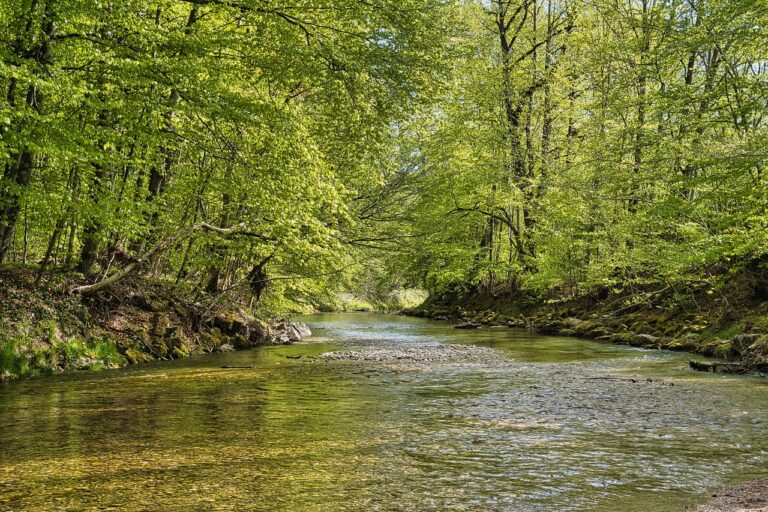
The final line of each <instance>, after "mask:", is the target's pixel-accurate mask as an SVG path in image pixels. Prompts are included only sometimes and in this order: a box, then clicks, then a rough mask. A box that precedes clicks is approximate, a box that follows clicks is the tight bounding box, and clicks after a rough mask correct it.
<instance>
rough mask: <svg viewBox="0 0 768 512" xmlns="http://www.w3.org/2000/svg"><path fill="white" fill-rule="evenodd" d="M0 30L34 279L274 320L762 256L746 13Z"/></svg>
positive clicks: (680, 275) (75, 11)
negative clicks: (344, 294) (250, 305)
mask: <svg viewBox="0 0 768 512" xmlns="http://www.w3.org/2000/svg"><path fill="white" fill-rule="evenodd" d="M0 28H1V29H2V30H1V31H0V42H1V43H2V44H0V58H1V59H0V88H2V91H3V101H2V103H0V158H2V160H3V179H2V183H1V185H0V265H10V264H14V263H24V264H33V263H34V264H35V265H36V267H37V269H38V272H39V275H40V277H41V278H44V277H45V275H47V274H50V273H52V272H58V271H62V270H64V271H73V270H76V271H78V272H81V273H82V274H83V279H84V280H85V281H84V282H87V283H96V285H97V286H98V283H104V282H105V281H107V284H108V282H109V281H108V280H109V279H110V278H112V279H117V278H120V277H121V276H122V275H125V274H127V273H131V272H142V273H146V274H150V275H153V276H155V277H157V278H159V279H164V280H167V281H172V282H175V283H177V284H178V285H181V286H186V287H187V288H188V289H189V290H191V291H194V292H195V293H221V292H222V291H227V290H230V289H233V288H237V287H241V286H247V287H249V288H250V289H251V291H253V292H254V295H255V296H256V298H257V299H261V300H262V301H263V302H265V303H266V304H267V307H269V308H273V309H280V308H289V309H290V308H293V307H296V306H297V305H300V304H309V303H312V301H313V300H315V299H316V298H317V296H318V295H322V294H325V293H330V292H335V291H341V290H347V291H353V292H356V293H366V294H369V295H371V294H373V295H376V296H383V295H386V293H388V292H389V291H390V290H392V289H396V288H403V287H419V288H424V289H427V290H429V291H430V292H431V293H433V294H440V293H448V292H455V291H467V290H475V291H483V292H488V293H491V294H499V293H507V292H509V293H515V292H518V291H520V290H527V291H529V292H532V293H542V292H547V291H552V290H559V291H561V292H563V291H564V292H566V293H578V292H583V291H587V290H590V289H593V288H595V287H599V286H608V287H611V286H625V285H626V284H627V283H645V282H649V281H655V282H681V283H685V282H688V281H692V280H695V281H697V282H710V281H712V279H714V277H713V276H714V275H715V274H717V273H721V274H722V273H723V270H722V269H725V270H724V272H727V271H728V269H730V268H735V267H736V266H738V265H743V264H745V262H749V261H755V260H760V259H761V258H763V257H764V256H765V255H766V253H768V236H767V235H768V232H767V231H768V226H767V224H768V223H767V221H768V212H767V211H766V207H767V206H768V193H767V192H768V190H767V188H766V176H765V165H766V161H767V158H768V157H767V155H766V148H767V147H768V126H767V123H768V121H767V120H766V113H768V4H766V2H765V1H764V0H750V1H736V0H477V1H476V0H471V1H470V0H464V1H458V0H456V1H446V0H374V1H370V2H368V1H365V2H363V1H356V0H342V1H338V0H335V1H329V0H310V1H301V2H299V1H294V2H279V3H278V2H273V1H271V0H238V1H228V0H159V1H155V2H147V1H146V0H126V1H122V2H110V1H99V2H96V1H80V0H67V1H54V0H8V1H5V2H3V3H2V5H0ZM267 283H269V284H270V289H269V290H268V291H267V293H264V292H265V291H266V284H267ZM90 286H91V284H87V285H85V286H84V287H81V288H80V291H81V292H82V291H85V292H88V291H90V290H92V289H93V288H91V287H90ZM262 295H264V296H263V297H262Z"/></svg>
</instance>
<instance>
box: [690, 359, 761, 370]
mask: <svg viewBox="0 0 768 512" xmlns="http://www.w3.org/2000/svg"><path fill="white" fill-rule="evenodd" d="M688 365H689V366H690V367H691V369H692V370H696V371H697V372H710V373H749V371H750V369H749V367H747V366H746V365H744V364H741V363H700V362H699V361H689V362H688Z"/></svg>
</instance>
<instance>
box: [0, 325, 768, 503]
mask: <svg viewBox="0 0 768 512" xmlns="http://www.w3.org/2000/svg"><path fill="white" fill-rule="evenodd" d="M306 321H308V323H309V324H310V325H311V327H312V328H313V331H314V333H315V336H314V337H313V338H311V339H310V340H308V341H309V342H308V343H303V344H299V345H294V346H288V347H265V348H260V349H255V350H252V351H247V352H238V353H230V354H217V355H211V356H204V357H199V358H191V359H187V360H182V361H175V362H170V363H157V364H152V365H146V366H142V367H136V368H130V369H126V370H120V371H109V372H102V373H98V374H92V373H88V374H79V375H69V376H59V377H53V378H46V379H38V380H32V381H26V382H16V383H10V384H6V385H2V386H0V510H13V511H27V510H29V511H34V510H41V511H42V510H73V511H74V510H78V511H80V510H110V509H113V510H158V511H161V510H162V511H189V510H248V511H318V512H319V511H336V510H340V511H341V510H345V511H346V510H348V511H358V510H359V511H368V510H374V511H377V510H378V511H426V510H435V511H494V510H499V511H576V510H579V511H581V510H583V511H617V510H621V511H627V512H633V511H636V512H640V511H658V512H664V511H683V510H686V508H688V507H690V506H692V505H693V504H695V503H697V502H700V501H701V497H702V495H704V494H705V493H707V492H708V491H711V490H713V489H716V488H719V487H721V486H723V485H725V484H727V483H731V482H735V481H741V480H745V479H750V478H757V477H760V476H765V475H766V473H768V436H766V435H765V431H766V425H767V424H768V407H766V404H767V403H768V383H767V382H766V380H765V379H762V378H755V377H734V376H716V375H709V374H698V373H692V372H690V371H689V370H688V369H687V360H688V359H689V357H690V356H688V355H686V354H679V353H671V352H659V351H644V350H640V349H634V348H630V347H623V346H616V345H611V344H604V343H599V342H592V341H581V340H575V339H570V338H557V337H542V336H536V335H531V334H527V333H525V332H522V331H515V330H508V329H484V330H479V331H457V330H454V329H451V328H450V327H449V326H448V324H447V323H442V322H431V321H428V320H422V319H414V318H404V317H397V316H392V315H375V314H347V315H338V314H334V315H316V316H312V317H308V318H307V319H306ZM440 343H461V344H476V345H481V346H484V347H488V348H491V349H493V350H494V351H493V352H492V357H487V356H484V357H482V358H479V359H476V360H470V361H468V362H455V361H442V362H441V361H433V362H413V361H400V360H397V359H393V360H391V361H383V362H371V361H323V360H312V359H311V358H312V356H316V355H318V354H321V353H324V352H328V351H337V350H343V351H349V350H357V351H365V350H371V349H372V348H376V349H381V348H392V349H397V347H401V346H408V347H424V349H425V350H426V351H428V347H429V346H432V345H436V344H440ZM298 356H301V358H299V359H296V357H298ZM221 366H251V367H252V368H246V369H224V368H221Z"/></svg>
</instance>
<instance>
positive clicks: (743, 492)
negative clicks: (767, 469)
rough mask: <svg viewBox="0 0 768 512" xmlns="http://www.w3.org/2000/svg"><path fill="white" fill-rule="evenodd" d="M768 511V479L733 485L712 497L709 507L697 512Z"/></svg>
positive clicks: (703, 506)
mask: <svg viewBox="0 0 768 512" xmlns="http://www.w3.org/2000/svg"><path fill="white" fill-rule="evenodd" d="M766 511H768V478H766V479H763V480H755V481H753V482H747V483H744V484H739V485H733V486H731V487H727V488H726V489H723V490H721V491H718V492H716V493H715V494H713V495H712V500H711V502H710V503H709V504H707V505H702V506H701V507H699V509H698V511H697V512H766Z"/></svg>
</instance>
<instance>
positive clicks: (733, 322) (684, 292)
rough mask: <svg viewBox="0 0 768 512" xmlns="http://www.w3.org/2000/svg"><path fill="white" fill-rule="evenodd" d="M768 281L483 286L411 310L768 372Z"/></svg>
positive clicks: (704, 367)
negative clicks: (564, 288) (576, 288)
mask: <svg viewBox="0 0 768 512" xmlns="http://www.w3.org/2000/svg"><path fill="white" fill-rule="evenodd" d="M763 284H764V283H763V282H762V281H760V280H757V281H756V280H755V279H754V277H753V276H746V275H736V276H735V277H732V278H731V279H730V280H729V281H728V282H727V284H726V285H724V286H722V287H719V288H718V289H717V290H713V289H711V288H709V287H703V286H698V287H691V288H689V289H681V288H677V289H675V288H673V287H669V286H666V287H663V286H660V285H649V286H648V287H647V288H646V289H637V288H635V289H631V290H629V289H621V290H612V289H605V288H604V289H599V290H594V291H592V292H591V293H587V294H582V295H569V296H563V295H561V294H558V293H557V292H553V293H551V294H549V295H547V296H543V297H542V296H533V295H529V294H525V293H517V294H514V295H509V294H508V295H499V296H492V295H489V294H483V293H469V294H463V295H462V294H453V295H443V296H440V297H434V296H433V297H430V298H429V299H427V301H425V302H424V303H423V304H422V305H420V306H418V307H417V308H412V309H408V310H404V311H403V313H404V314H406V315H410V316H416V317H424V318H432V319H436V320H449V321H452V322H454V323H455V324H456V325H455V326H456V327H457V328H466V329H472V328H482V327H489V326H507V327H516V328H525V329H528V330H529V331H531V332H536V333H539V334H554V335H559V336H575V337H580V338H588V339H596V340H601V341H609V342H612V343H619V344H625V345H631V346H634V347H642V348H647V349H667V350H675V351H683V352H691V353H694V354H700V355H704V356H708V357H713V358H716V359H717V361H716V362H712V363H692V367H693V368H694V369H696V370H701V371H712V372H724V373H749V372H763V373H768V296H766V289H765V288H764V286H763Z"/></svg>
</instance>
